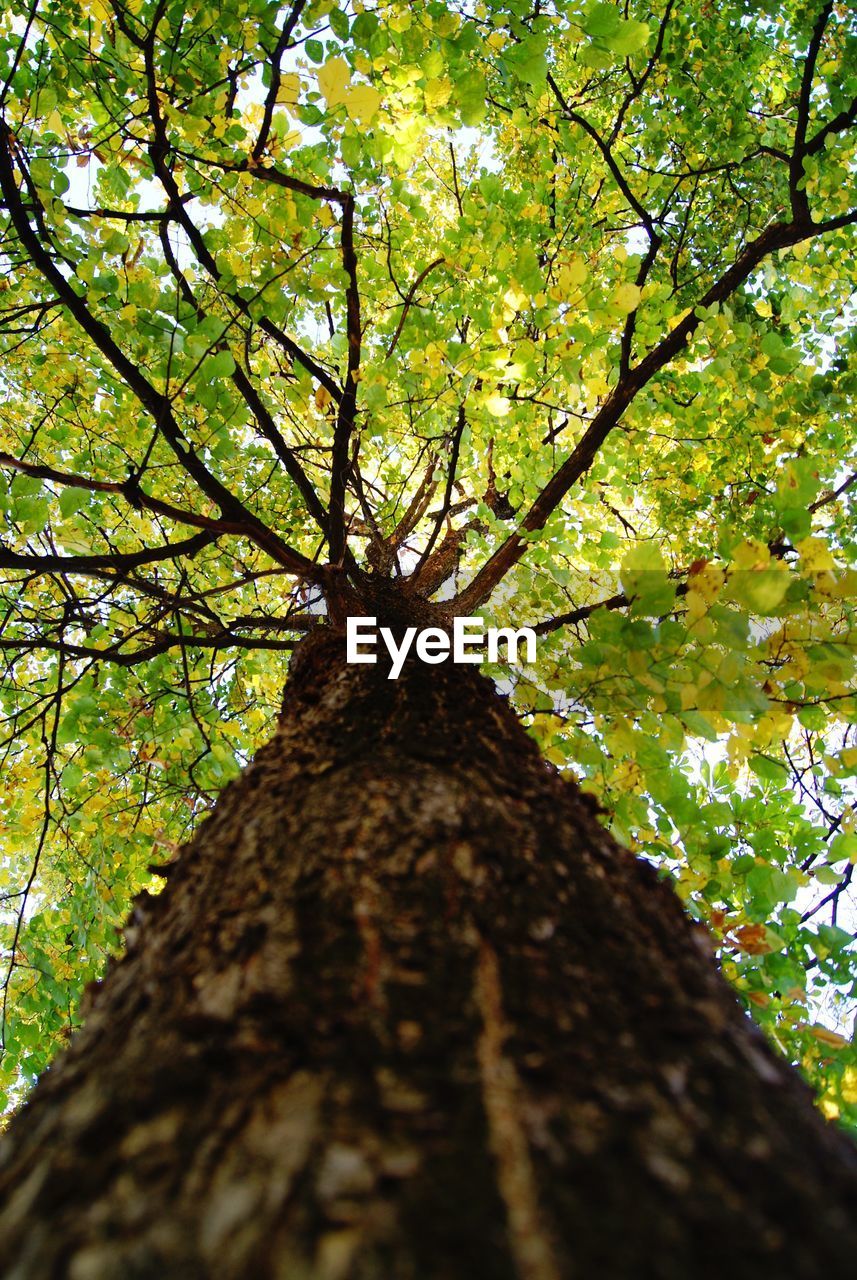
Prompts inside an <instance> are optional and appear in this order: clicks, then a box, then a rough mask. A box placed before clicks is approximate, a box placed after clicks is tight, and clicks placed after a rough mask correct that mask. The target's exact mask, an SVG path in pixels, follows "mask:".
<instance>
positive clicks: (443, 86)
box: [425, 76, 452, 111]
mask: <svg viewBox="0 0 857 1280" xmlns="http://www.w3.org/2000/svg"><path fill="white" fill-rule="evenodd" d="M451 95H452V81H451V80H450V79H449V77H448V76H440V77H438V78H437V79H435V80H429V82H428V84H427V85H426V87H425V99H426V111H437V109H438V107H445V106H446V104H447V103H448V102H449V99H450V97H451Z"/></svg>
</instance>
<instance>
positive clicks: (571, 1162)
mask: <svg viewBox="0 0 857 1280" xmlns="http://www.w3.org/2000/svg"><path fill="white" fill-rule="evenodd" d="M343 650H344V645H343V643H342V640H341V637H340V636H338V634H337V633H336V632H335V631H328V632H327V633H320V634H319V635H316V636H314V637H311V638H310V639H309V640H307V641H306V642H305V643H304V646H303V647H302V649H301V650H299V651H298V655H297V656H296V658H295V663H294V670H293V673H292V676H291V678H290V681H289V685H288V689H287V693H286V698H285V702H284V713H283V718H282V722H281V725H280V728H279V731H278V732H277V734H276V736H275V737H274V739H273V741H272V742H271V743H270V744H269V745H268V746H267V747H265V748H264V749H263V750H262V751H261V752H260V753H259V755H258V757H257V758H256V759H255V761H254V762H253V763H252V765H250V767H249V768H247V769H246V770H245V772H244V773H243V774H242V776H241V777H240V778H239V779H238V780H237V781H236V782H234V783H233V784H232V785H231V786H230V787H229V788H228V789H227V791H226V792H225V794H224V795H223V796H222V798H221V799H220V801H219V803H218V804H217V806H216V809H215V811H214V813H213V815H212V816H211V817H210V818H209V819H208V820H207V821H206V822H205V823H204V824H203V826H202V827H201V828H200V830H199V832H198V834H197V836H196V838H195V839H194V840H193V841H192V843H190V844H189V845H188V846H187V847H186V848H185V849H184V850H183V851H182V853H181V855H180V858H179V860H178V862H177V864H176V866H175V868H174V872H173V874H171V875H170V877H169V880H168V884H167V888H166V889H165V891H164V892H163V893H162V894H160V895H158V896H156V897H152V898H145V899H144V900H143V901H142V902H141V903H140V904H139V905H138V907H137V908H136V910H135V913H134V916H133V918H132V921H131V924H130V926H129V929H128V951H127V955H126V956H125V957H124V958H123V959H122V960H121V961H120V962H118V963H117V964H115V965H114V966H113V967H112V968H111V970H110V972H109V973H108V975H107V977H106V980H105V981H104V983H103V984H102V986H101V987H100V989H99V991H98V992H97V994H96V996H95V998H94V1001H93V1005H92V1008H91V1010H90V1012H89V1014H88V1016H87V1019H86V1023H85V1027H84V1029H83V1030H82V1032H80V1033H79V1034H78V1035H77V1036H76V1037H75V1038H74V1039H73V1041H72V1044H71V1046H70V1048H69V1050H68V1051H67V1052H66V1053H65V1054H64V1055H63V1056H62V1058H61V1060H60V1061H58V1062H57V1064H56V1065H55V1066H54V1067H52V1068H51V1069H50V1071H48V1072H47V1073H46V1075H45V1077H44V1078H43V1079H42V1081H41V1082H40V1083H39V1085H38V1087H37V1088H36V1090H35V1091H34V1094H33V1097H32V1099H31V1101H30V1102H29V1103H28V1105H27V1106H26V1107H25V1109H24V1110H23V1111H22V1113H21V1114H20V1115H19V1116H18V1117H17V1119H16V1121H15V1122H14V1123H13V1125H12V1127H11V1131H10V1133H9V1135H8V1136H7V1137H6V1138H5V1140H4V1145H3V1151H2V1158H0V1197H2V1200H0V1203H2V1205H3V1208H2V1210H0V1275H2V1276H3V1277H4V1278H5V1280H58V1278H59V1277H64V1278H67V1280H120V1278H121V1280H132V1278H137V1280H149V1278H151V1280H155V1278H157V1280H179V1278H181V1280H203V1278H207V1277H215V1276H216V1277H217V1278H218V1280H233V1278H234V1280H239V1278H240V1280H269V1278H270V1280H274V1278H276V1280H474V1277H475V1278H478V1280H559V1278H563V1280H565V1278H576V1277H580V1278H581V1280H584V1278H585V1280H588V1278H589V1277H593V1276H603V1277H605V1278H606V1280H625V1278H627V1280H631V1278H632V1277H633V1280H648V1278H652V1280H655V1278H657V1280H688V1278H689V1277H703V1278H704V1277H717V1278H718V1280H721V1277H723V1276H728V1277H730V1280H743V1278H744V1277H747V1280H749V1278H750V1277H752V1278H753V1280H758V1277H760V1276H763V1277H768V1276H770V1277H774V1276H776V1277H777V1278H778V1280H792V1278H794V1280H797V1278H804V1277H822V1276H823V1277H825V1278H827V1277H829V1276H831V1275H834V1274H844V1273H845V1270H846V1268H850V1266H851V1265H852V1264H853V1258H854V1256H855V1250H857V1230H855V1215H854V1209H855V1207H857V1160H855V1152H854V1149H853V1147H852V1146H851V1144H850V1143H849V1142H848V1141H847V1140H846V1139H845V1138H844V1137H843V1136H842V1135H841V1134H840V1133H838V1132H837V1131H836V1130H835V1129H834V1128H833V1127H832V1126H829V1125H827V1124H826V1123H825V1122H824V1121H823V1120H822V1118H821V1117H820V1116H819V1115H818V1113H817V1112H816V1111H815V1109H814V1108H813V1106H812V1103H811V1099H810V1096H809V1091H808V1090H807V1089H806V1088H805V1086H804V1085H803V1084H802V1083H801V1082H800V1081H799V1079H798V1078H797V1076H796V1075H795V1074H794V1073H793V1072H792V1071H791V1070H790V1069H789V1068H788V1067H787V1066H786V1065H785V1064H783V1063H781V1062H780V1061H778V1060H776V1059H775V1058H774V1057H773V1055H772V1054H771V1052H770V1051H769V1050H768V1048H767V1047H766V1045H765V1044H764V1042H763V1040H762V1037H761V1035H760V1034H759V1032H758V1031H757V1030H756V1029H755V1028H754V1027H753V1026H752V1025H751V1023H750V1022H749V1020H748V1019H747V1018H746V1016H745V1015H744V1014H743V1012H742V1011H741V1010H740V1008H739V1006H738V1005H737V1003H736V1001H735V999H734V997H733V995H732V994H731V993H730V992H729V990H728V989H727V987H726V986H725V984H724V982H723V981H722V980H721V978H720V977H719V975H718V973H717V971H716V967H715V964H714V961H713V959H712V956H711V950H710V946H709V943H708V940H707V935H706V934H705V933H704V932H703V931H702V930H701V929H700V928H698V927H696V926H694V925H692V924H691V923H690V922H689V921H688V919H687V918H686V916H685V915H684V913H683V911H682V909H681V907H680V905H679V903H678V901H677V900H676V898H675V897H674V895H673V894H672V892H671V891H670V889H669V888H668V887H667V886H666V885H665V884H664V883H663V882H661V881H659V880H658V878H657V876H656V875H655V872H654V871H653V870H652V869H651V868H650V867H649V866H647V865H645V864H643V863H640V862H638V861H636V860H635V859H634V858H632V857H631V856H630V855H629V854H628V853H626V852H625V851H623V850H622V849H620V848H619V847H618V846H617V845H616V844H615V842H614V841H613V840H612V839H611V838H610V837H609V836H608V835H607V834H606V833H605V831H604V830H603V828H602V827H601V825H600V824H599V823H598V821H597V819H596V817H595V816H594V814H593V813H592V810H591V807H590V806H589V805H588V804H587V803H586V801H585V799H584V798H583V797H582V796H581V795H580V793H579V792H578V790H577V789H576V787H575V786H574V785H573V784H572V783H570V782H569V781H567V780H564V779H563V778H561V777H560V776H559V775H558V774H557V773H556V772H555V771H553V770H551V769H550V768H549V767H548V766H546V765H545V764H544V762H543V761H542V760H541V758H540V757H539V754H538V752H537V750H536V748H535V746H534V745H533V743H532V742H531V741H530V740H529V739H528V738H527V737H526V735H525V734H524V733H523V731H522V730H521V728H520V726H519V724H518V722H517V720H516V718H515V716H514V715H513V714H512V712H511V711H510V710H509V708H508V707H507V706H506V704H505V703H504V701H503V700H502V699H501V698H500V697H498V696H497V695H496V693H495V692H494V690H493V688H492V686H491V685H490V684H489V683H488V682H486V681H485V680H484V679H482V678H481V677H480V676H479V675H478V674H477V673H476V672H475V671H474V670H473V668H471V667H454V666H451V665H446V666H436V667H426V666H423V665H422V664H420V663H416V662H409V663H408V664H407V665H406V667H405V671H404V673H403V675H402V677H401V678H400V679H399V680H398V681H388V680H387V679H386V678H385V675H386V673H385V670H384V668H383V667H381V666H376V667H370V666H350V667H349V666H348V665H346V664H345V662H344V653H343Z"/></svg>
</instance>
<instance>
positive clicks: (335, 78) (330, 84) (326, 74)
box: [318, 58, 351, 107]
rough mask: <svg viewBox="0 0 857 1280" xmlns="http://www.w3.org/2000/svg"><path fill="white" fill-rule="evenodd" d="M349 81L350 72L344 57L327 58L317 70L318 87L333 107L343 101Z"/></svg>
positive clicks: (328, 103)
mask: <svg viewBox="0 0 857 1280" xmlns="http://www.w3.org/2000/svg"><path fill="white" fill-rule="evenodd" d="M350 81H351V72H350V71H349V69H348V63H347V62H346V61H345V59H344V58H328V60H327V62H326V63H325V64H324V66H323V67H319V70H318V87H319V89H321V91H322V93H323V94H324V96H325V99H326V100H327V105H328V106H329V107H335V106H337V105H338V104H339V103H340V102H344V101H345V94H346V90H347V88H348V85H349V83H350Z"/></svg>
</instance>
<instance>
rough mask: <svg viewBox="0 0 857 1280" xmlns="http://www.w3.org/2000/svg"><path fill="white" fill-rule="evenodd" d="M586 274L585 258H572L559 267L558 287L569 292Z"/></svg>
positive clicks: (582, 280)
mask: <svg viewBox="0 0 857 1280" xmlns="http://www.w3.org/2000/svg"><path fill="white" fill-rule="evenodd" d="M588 274H589V272H588V270H587V266H586V261H585V259H584V258H581V257H580V256H578V257H575V258H572V259H571V261H570V262H567V263H566V264H565V266H563V267H561V268H560V272H559V287H560V289H562V291H563V293H570V292H571V291H572V289H577V288H579V287H580V285H582V284H583V282H584V281H585V280H586V277H587V275H588ZM631 287H632V288H633V287H634V286H633V285H632V286H631ZM638 292H639V290H638ZM631 310H633V308H631Z"/></svg>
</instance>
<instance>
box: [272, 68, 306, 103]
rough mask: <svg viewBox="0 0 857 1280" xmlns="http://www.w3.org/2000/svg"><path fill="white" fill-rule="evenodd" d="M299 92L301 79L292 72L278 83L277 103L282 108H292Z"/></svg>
mask: <svg viewBox="0 0 857 1280" xmlns="http://www.w3.org/2000/svg"><path fill="white" fill-rule="evenodd" d="M300 91H301V79H300V76H298V75H296V74H295V73H294V72H293V71H292V72H290V73H289V74H288V75H286V76H283V78H282V80H281V81H280V87H279V89H278V90H277V102H280V103H282V104H283V105H284V106H287V107H293V106H294V105H295V103H296V102H297V100H298V94H299V93H300Z"/></svg>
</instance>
